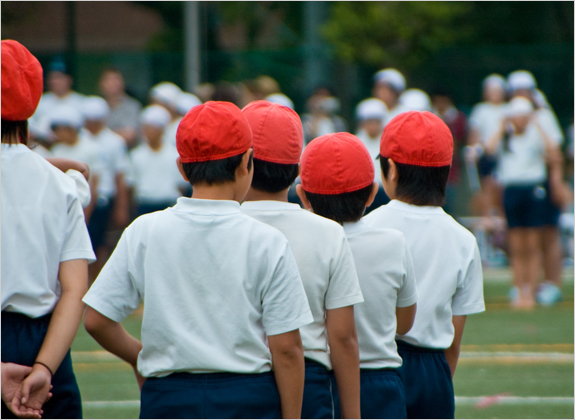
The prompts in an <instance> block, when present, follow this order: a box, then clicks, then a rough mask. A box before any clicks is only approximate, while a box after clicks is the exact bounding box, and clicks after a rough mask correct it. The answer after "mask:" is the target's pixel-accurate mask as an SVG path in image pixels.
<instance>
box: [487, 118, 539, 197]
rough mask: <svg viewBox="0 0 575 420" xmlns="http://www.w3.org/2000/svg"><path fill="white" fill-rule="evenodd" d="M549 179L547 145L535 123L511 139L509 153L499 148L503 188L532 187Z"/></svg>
mask: <svg viewBox="0 0 575 420" xmlns="http://www.w3.org/2000/svg"><path fill="white" fill-rule="evenodd" d="M546 178H547V168H546V164H545V144H544V143H543V138H542V137H541V134H540V133H539V131H538V130H537V128H536V127H535V125H534V124H533V123H531V124H529V125H528V126H527V128H526V129H525V132H524V133H523V134H521V135H517V134H512V135H511V136H510V137H509V151H506V150H504V149H503V147H500V148H499V161H498V165H497V179H498V180H499V182H500V183H501V184H502V185H503V186H509V185H532V184H537V183H540V182H544V181H545V179H546Z"/></svg>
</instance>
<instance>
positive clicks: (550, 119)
mask: <svg viewBox="0 0 575 420" xmlns="http://www.w3.org/2000/svg"><path fill="white" fill-rule="evenodd" d="M538 117H539V123H540V124H541V128H542V129H543V131H544V132H545V134H547V136H548V137H549V140H551V142H553V143H554V144H555V145H561V144H563V140H564V136H563V132H562V131H561V127H560V126H559V123H558V122H557V117H555V115H554V114H553V112H552V111H550V110H548V109H545V110H544V111H543V112H539V113H538Z"/></svg>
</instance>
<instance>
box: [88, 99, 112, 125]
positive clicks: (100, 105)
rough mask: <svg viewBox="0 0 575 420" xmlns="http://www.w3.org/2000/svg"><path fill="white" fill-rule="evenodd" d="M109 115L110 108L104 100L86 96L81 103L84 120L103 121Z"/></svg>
mask: <svg viewBox="0 0 575 420" xmlns="http://www.w3.org/2000/svg"><path fill="white" fill-rule="evenodd" d="M109 113H110V107H109V106H108V103H107V102H106V100H105V99H104V98H101V97H99V96H87V97H86V98H85V99H84V100H83V101H82V114H83V115H84V118H85V119H86V120H92V121H94V120H95V121H100V120H105V119H106V118H107V117H108V114H109Z"/></svg>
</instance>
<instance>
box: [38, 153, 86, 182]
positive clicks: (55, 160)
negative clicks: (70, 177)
mask: <svg viewBox="0 0 575 420" xmlns="http://www.w3.org/2000/svg"><path fill="white" fill-rule="evenodd" d="M46 160H47V161H48V162H50V163H51V164H52V165H53V166H55V167H56V168H58V169H60V170H61V171H62V172H64V173H65V172H66V171H68V170H69V169H74V170H76V171H78V172H80V173H81V174H82V175H84V178H86V181H88V179H89V178H90V168H89V167H88V164H86V163H84V162H81V161H79V160H73V159H66V158H59V157H48V158H46Z"/></svg>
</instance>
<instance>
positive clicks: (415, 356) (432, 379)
mask: <svg viewBox="0 0 575 420" xmlns="http://www.w3.org/2000/svg"><path fill="white" fill-rule="evenodd" d="M397 352H398V353H399V355H400V356H401V358H402V359H403V365H402V366H401V367H400V368H398V369H397V371H398V373H399V376H400V377H401V381H402V382H403V387H404V389H405V400H406V408H407V418H409V419H452V418H455V397H454V394H453V381H452V379H451V370H450V369H449V365H448V364H447V360H446V359H445V353H444V350H438V349H429V348H424V347H416V346H412V345H410V344H407V343H406V342H404V341H401V340H397Z"/></svg>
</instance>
